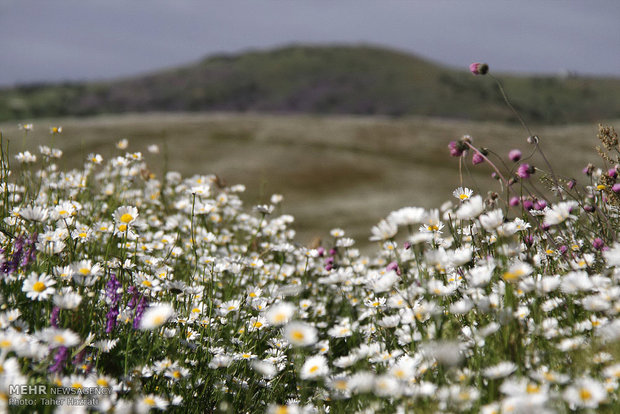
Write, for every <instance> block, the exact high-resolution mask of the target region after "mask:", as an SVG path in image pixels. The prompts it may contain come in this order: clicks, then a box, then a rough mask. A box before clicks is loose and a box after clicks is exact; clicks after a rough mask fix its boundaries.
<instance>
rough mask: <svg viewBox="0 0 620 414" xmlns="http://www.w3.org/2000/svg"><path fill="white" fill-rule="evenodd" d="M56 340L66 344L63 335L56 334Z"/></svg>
mask: <svg viewBox="0 0 620 414" xmlns="http://www.w3.org/2000/svg"><path fill="white" fill-rule="evenodd" d="M54 342H58V343H59V344H64V343H65V338H64V337H63V336H62V335H54Z"/></svg>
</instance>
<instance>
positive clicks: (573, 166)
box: [0, 113, 619, 247]
mask: <svg viewBox="0 0 620 414" xmlns="http://www.w3.org/2000/svg"><path fill="white" fill-rule="evenodd" d="M609 123H610V124H611V125H615V126H618V124H619V122H618V121H615V122H613V121H610V122H609ZM54 125H61V126H62V127H63V132H62V134H61V135H59V136H56V137H54V138H53V139H54V142H53V146H54V147H57V148H60V149H62V150H63V151H64V153H65V155H64V156H63V159H62V160H61V162H60V166H61V168H67V167H71V166H72V165H75V166H76V167H80V166H81V163H82V160H85V158H86V155H87V154H88V153H90V152H98V153H101V154H102V155H103V156H104V158H107V157H110V156H112V155H114V154H115V149H114V145H113V144H114V143H115V142H117V141H119V140H120V139H122V138H127V139H128V140H129V148H128V149H127V150H128V151H141V152H142V153H143V154H144V155H145V157H146V159H147V160H148V163H149V166H150V169H151V171H152V172H153V173H155V174H156V175H157V176H158V177H161V175H162V173H163V172H164V171H165V169H166V168H168V169H169V170H176V171H179V172H181V173H182V174H183V175H184V176H186V175H191V174H217V175H218V176H219V177H220V178H222V179H223V180H225V181H226V182H227V183H228V184H235V183H240V184H245V185H246V187H247V193H246V195H245V197H244V198H245V201H246V202H247V203H259V202H265V201H268V200H269V197H270V196H271V194H273V193H280V194H283V195H284V203H283V206H282V209H281V212H282V213H288V214H292V215H293V216H295V219H296V222H295V224H294V226H293V228H295V229H296V230H297V231H298V233H299V240H300V241H302V242H305V243H310V242H311V240H313V239H314V238H315V237H329V230H330V229H332V228H334V227H341V228H343V229H345V230H346V232H347V234H348V235H349V236H351V237H354V238H355V239H357V240H358V241H359V242H360V246H361V247H364V246H365V245H366V244H367V243H368V242H367V240H368V236H369V234H370V227H371V226H372V225H374V224H376V223H377V222H378V221H379V220H380V219H381V218H383V217H385V216H386V215H387V214H388V213H389V212H390V211H392V210H395V209H398V208H400V207H404V206H421V207H432V206H439V205H440V204H441V203H442V202H443V201H446V200H450V199H452V196H451V192H452V190H453V189H454V188H456V187H457V186H459V184H460V183H459V173H458V162H457V160H456V159H453V158H450V156H449V154H448V149H447V144H448V142H449V141H451V140H455V139H458V138H459V137H461V136H462V135H464V134H469V135H471V136H472V137H473V138H474V143H475V144H476V145H477V146H478V147H491V148H493V149H494V150H495V151H498V152H500V155H501V156H502V158H503V159H504V160H506V158H507V157H506V154H507V152H508V150H509V149H512V148H520V149H521V150H522V151H523V153H524V154H528V153H529V152H530V151H531V148H530V146H529V144H527V142H526V138H527V134H526V133H525V131H524V130H523V129H522V128H521V127H518V126H514V125H512V126H506V125H503V124H497V123H484V122H465V121H453V120H447V119H437V118H406V119H400V120H393V119H389V118H382V117H353V116H275V115H252V114H245V115H241V114H229V113H203V114H161V113H151V114H141V115H119V116H98V117H92V118H81V119H54V120H46V119H42V120H37V121H35V122H34V131H32V132H30V133H28V135H27V136H25V137H24V132H23V131H20V130H19V128H18V125H17V124H16V123H14V122H11V123H4V124H0V130H1V131H2V134H3V136H4V137H5V138H9V139H10V145H11V153H12V154H15V153H16V152H18V151H21V150H22V149H23V148H26V149H29V150H30V151H33V149H35V150H36V148H37V146H38V145H41V144H46V145H51V140H52V137H51V135H50V134H49V132H48V128H49V127H50V126H54ZM596 131H597V125H594V124H580V125H565V126H553V127H539V128H534V133H536V134H538V135H539V136H540V138H541V146H542V148H543V149H544V150H545V152H546V154H547V155H548V156H550V157H551V158H552V159H553V160H554V163H557V164H556V165H554V168H555V169H556V173H558V174H560V175H563V176H568V177H575V178H577V179H579V178H581V173H580V171H581V169H582V167H583V166H584V165H585V164H587V162H589V161H593V160H595V159H596V158H597V156H596V152H595V150H594V146H595V145H596V144H597V140H596ZM150 144H158V145H159V146H160V148H161V152H160V154H149V153H148V152H147V150H146V149H147V146H148V145H150ZM24 145H25V147H24ZM36 152H38V150H37V151H36ZM123 153H124V152H123ZM491 157H493V156H492V155H491ZM166 159H167V161H166ZM532 163H533V164H534V165H536V166H538V167H540V168H542V169H546V168H545V166H544V165H543V162H542V160H541V159H540V158H537V157H534V158H533V160H532ZM467 164H468V165H467V168H463V178H464V184H465V185H467V186H469V187H471V188H473V189H474V190H475V191H476V192H480V191H482V192H483V194H486V191H487V190H489V189H492V188H496V187H493V186H494V185H496V184H495V183H493V182H492V180H491V179H490V178H488V176H489V174H490V171H491V170H490V168H489V167H488V166H486V165H484V164H482V165H478V166H476V167H472V166H471V163H470V162H468V163H467ZM477 185H479V187H477Z"/></svg>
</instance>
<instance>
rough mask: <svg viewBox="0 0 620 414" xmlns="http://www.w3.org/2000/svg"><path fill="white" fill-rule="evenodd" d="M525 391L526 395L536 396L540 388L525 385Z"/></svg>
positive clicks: (533, 385) (535, 385)
mask: <svg viewBox="0 0 620 414" xmlns="http://www.w3.org/2000/svg"><path fill="white" fill-rule="evenodd" d="M525 390H526V391H527V393H528V394H538V393H539V392H540V386H539V385H537V384H527V387H525Z"/></svg>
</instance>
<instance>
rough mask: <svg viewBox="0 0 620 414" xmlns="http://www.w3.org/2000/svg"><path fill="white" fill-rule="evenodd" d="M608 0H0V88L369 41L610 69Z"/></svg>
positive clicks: (465, 58)
mask: <svg viewBox="0 0 620 414" xmlns="http://www.w3.org/2000/svg"><path fill="white" fill-rule="evenodd" d="M619 21H620V1H618V0H575V1H569V0H565V1H562V0H555V1H554V0H546V1H545V0H531V1H530V0H519V1H507V0H506V1H502V0H461V1H458V0H452V1H448V0H434V1H393V0H376V1H366V0H355V1H354V0H340V1H337V0H332V1H327V0H313V1H310V0H301V1H294V0H280V1H275V0H245V1H244V0H221V1H207V0H202V1H190V0H101V1H100V0H91V1H85V0H53V1H51V0H38V1H36V0H0V53H1V57H0V84H1V85H9V84H13V83H25V82H34V81H57V80H73V81H75V80H86V79H105V78H115V77H119V76H127V75H135V74H139V73H142V72H145V71H154V70H157V69H159V68H165V67H171V66H175V65H179V64H184V63H190V62H193V61H196V60H199V59H201V58H203V57H205V56H206V55H209V54H213V53H221V52H229V53H234V52H239V51H244V50H247V49H251V48H253V49H264V48H270V47H274V46H280V45H286V44H291V43H315V44H323V43H334V42H335V43H369V44H375V45H385V46H389V47H392V48H395V49H400V50H404V51H408V52H411V53H415V54H418V55H420V56H422V57H425V58H428V59H431V60H434V61H437V62H440V63H443V64H446V65H450V66H454V67H461V68H466V67H467V65H468V64H469V63H471V62H473V61H486V62H488V63H489V64H490V65H491V69H492V70H493V71H496V72H498V71H510V72H535V73H549V74H553V73H558V72H559V71H562V70H569V71H574V72H577V73H580V74H606V75H613V76H620V24H619Z"/></svg>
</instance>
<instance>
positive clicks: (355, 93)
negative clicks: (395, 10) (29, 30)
mask: <svg viewBox="0 0 620 414" xmlns="http://www.w3.org/2000/svg"><path fill="white" fill-rule="evenodd" d="M489 63H490V64H491V70H492V63H493V62H489ZM501 78H502V81H503V82H504V86H505V88H506V90H507V92H508V93H509V95H510V96H511V98H512V100H513V103H514V105H515V106H516V107H517V108H518V109H519V110H520V112H521V113H522V114H523V116H524V117H525V118H526V119H527V120H528V121H529V122H532V123H540V124H562V123H566V122H598V121H599V120H601V119H612V118H618V117H620V79H617V78H607V79H603V78H586V77H575V76H573V77H564V78H561V77H550V76H546V77H540V76H537V77H524V76H502V77H501ZM496 88H497V87H496V85H495V84H494V82H493V81H492V79H489V78H488V77H486V78H481V77H474V76H472V75H471V74H470V73H469V72H467V71H466V70H460V71H459V70H454V69H450V68H447V67H443V66H440V65H437V64H435V63H432V62H429V61H425V60H423V59H420V58H418V57H415V56H412V55H409V54H405V53H402V52H398V51H394V50H387V49H382V48H378V47H371V46H291V47H284V48H279V49H275V50H268V51H253V52H246V53H241V54H238V55H219V56H211V57H208V58H206V59H204V60H202V61H200V62H197V63H195V64H191V65H187V66H184V67H179V68H175V69H168V70H162V71H158V72H154V73H150V74H146V75H142V76H136V77H132V78H126V79H119V80H111V81H104V82H88V83H62V84H30V85H20V86H16V87H12V88H6V89H3V90H0V121H6V120H25V119H32V118H41V117H58V116H88V115H96V114H105V113H107V114H113V113H127V112H152V111H160V112H161V111H166V112H188V111H189V112H194V111H195V112H197V111H233V112H267V113H313V114H358V115H387V116H393V117H400V116H408V115H422V116H434V117H446V118H456V119H463V120H482V119H484V120H491V121H500V122H503V121H514V117H513V115H512V114H511V113H510V111H509V109H508V108H507V107H506V105H505V104H504V102H503V101H502V98H501V96H500V95H499V94H498V93H497V89H496Z"/></svg>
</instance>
